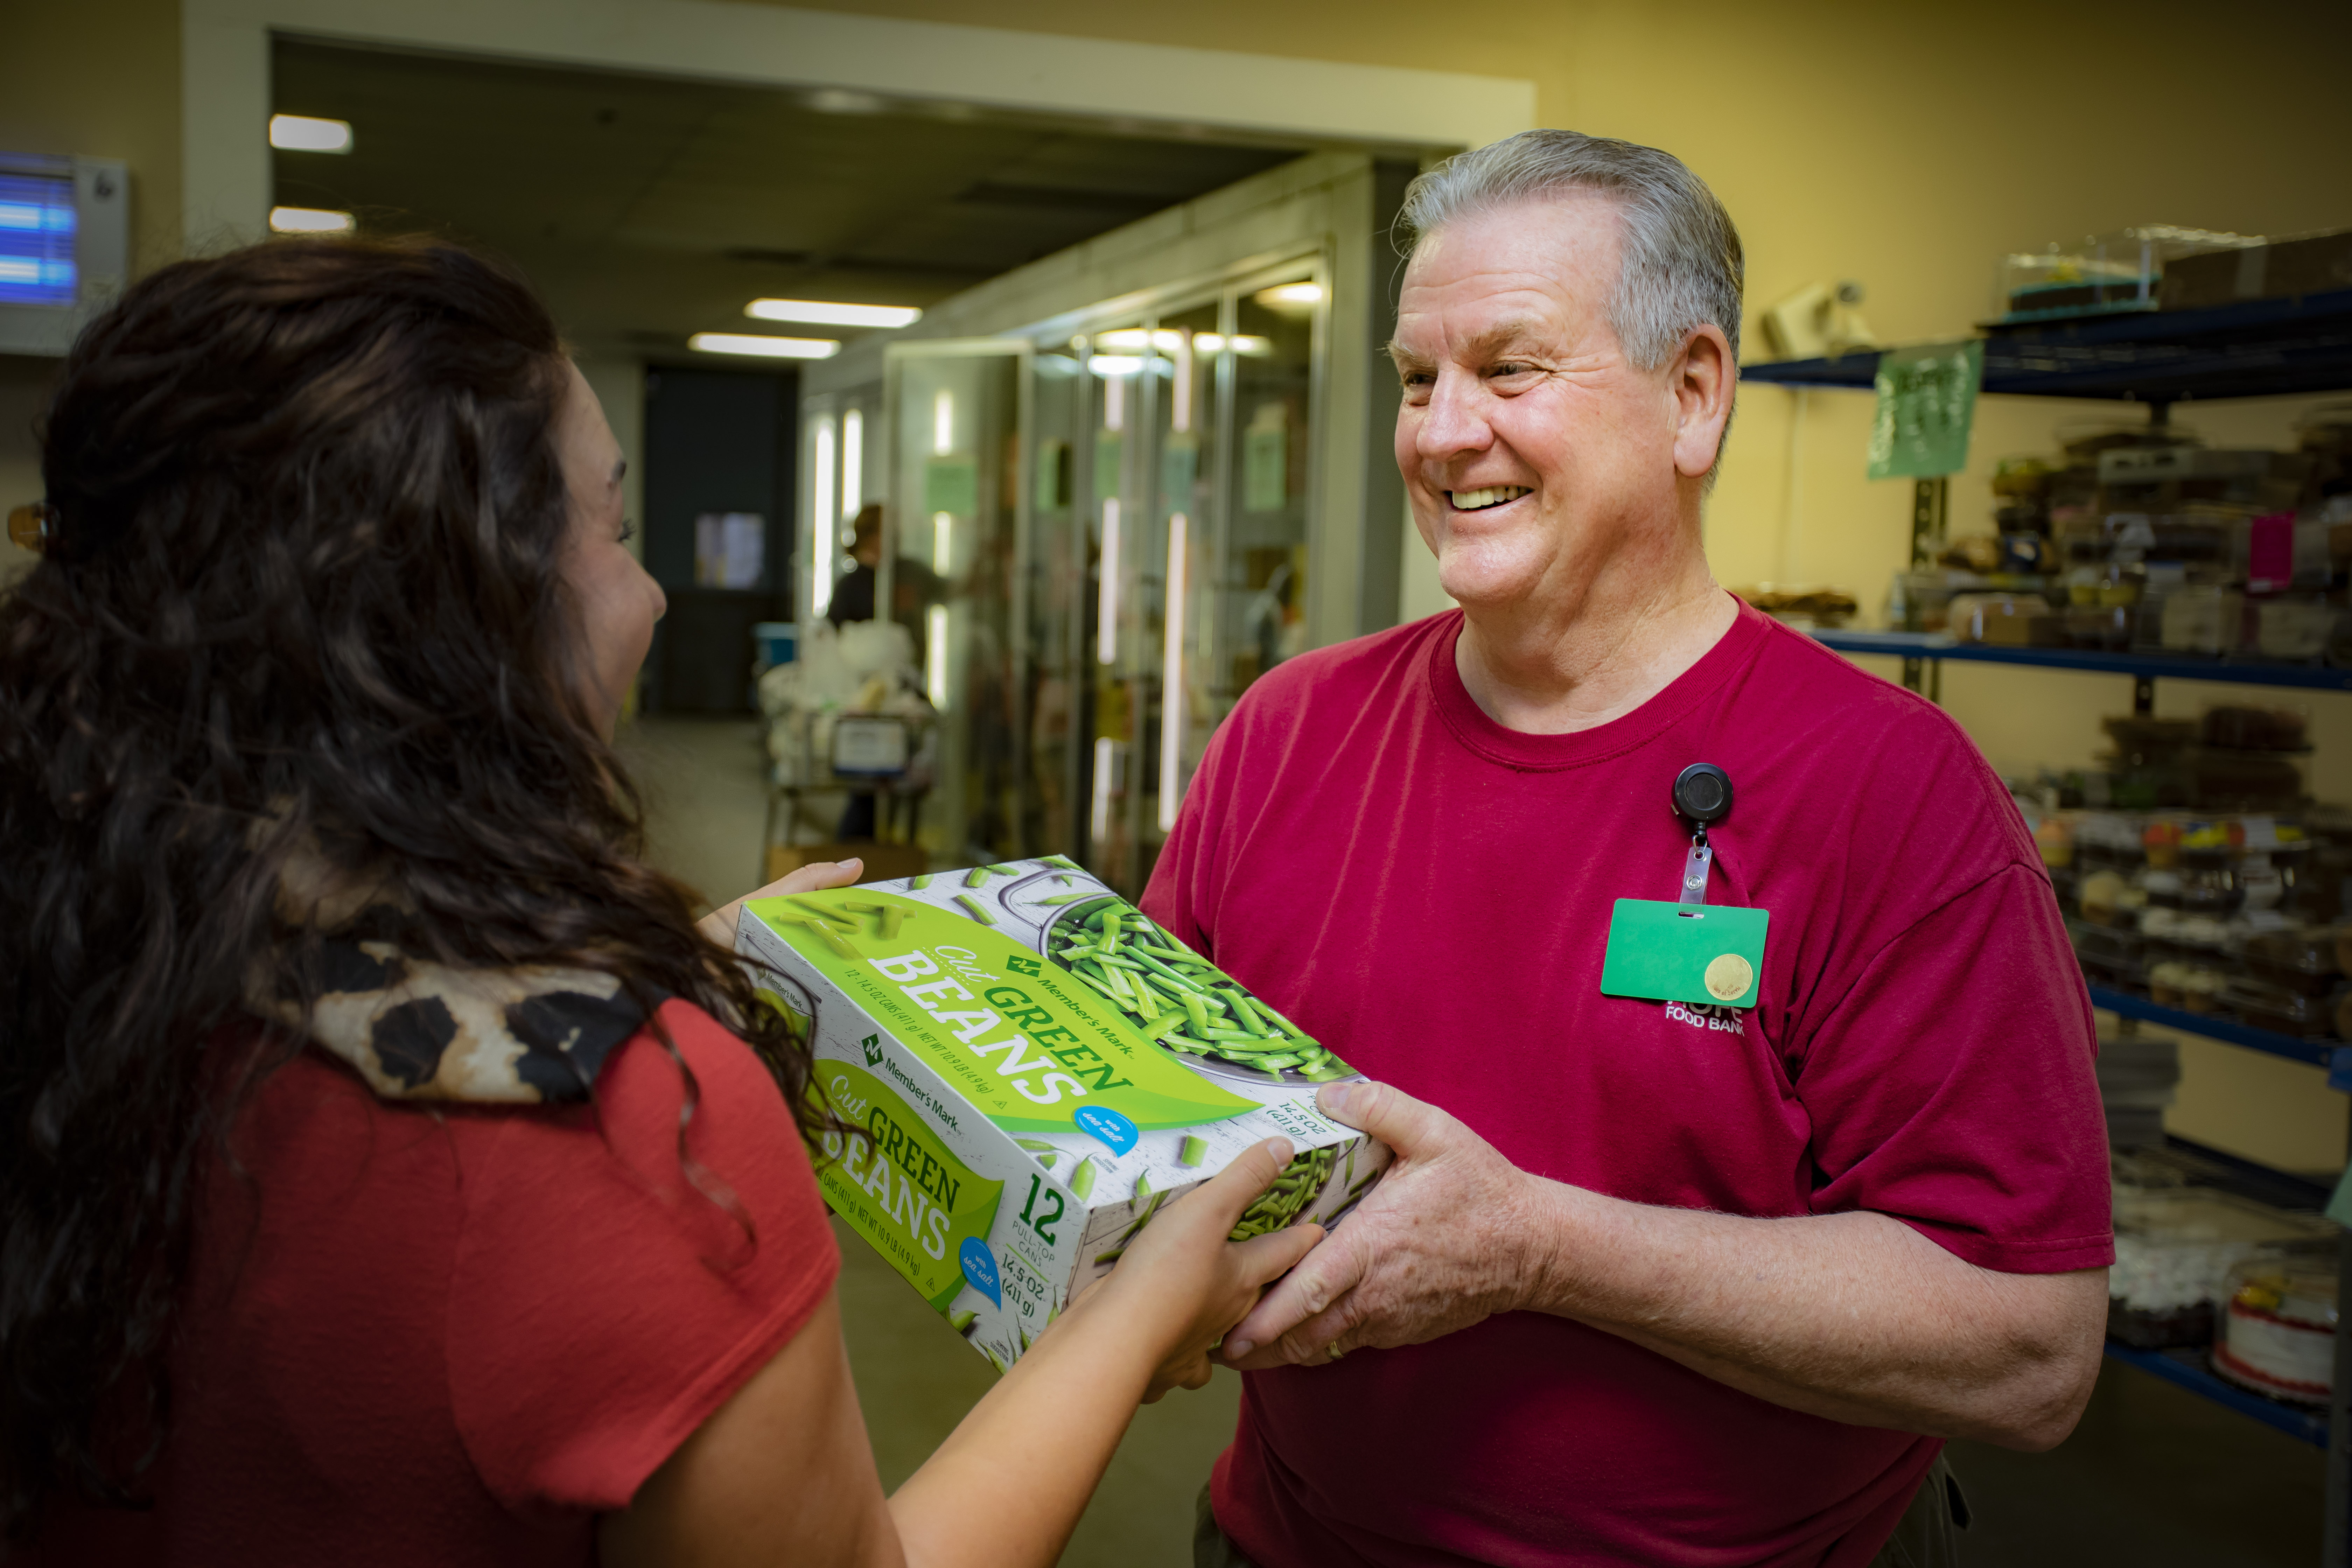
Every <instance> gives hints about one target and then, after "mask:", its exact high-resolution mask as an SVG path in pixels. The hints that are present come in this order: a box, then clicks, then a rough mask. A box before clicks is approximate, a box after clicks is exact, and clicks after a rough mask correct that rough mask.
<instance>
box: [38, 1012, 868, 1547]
mask: <svg viewBox="0 0 2352 1568" xmlns="http://www.w3.org/2000/svg"><path fill="white" fill-rule="evenodd" d="M658 1016H659V1019H660V1022H661V1023H662V1024H664V1025H665V1026H667V1028H668V1030H669V1033H670V1036H671V1038H672V1039H673V1041H674V1042H675V1044H676V1045H677V1051H678V1055H679V1057H680V1058H683V1059H684V1061H685V1063H686V1065H687V1066H688V1067H689V1068H691V1069H692V1071H693V1074H694V1079H695V1086H696V1089H697V1090H698V1096H697V1101H698V1102H697V1104H696V1107H695V1110H694V1117H693V1121H692V1124H691V1126H690V1127H689V1128H688V1133H687V1139H686V1142H687V1148H688V1151H689V1152H691V1153H692V1155H693V1157H694V1158H695V1159H696V1160H697V1161H698V1163H700V1164H701V1165H702V1166H703V1167H704V1168H705V1169H706V1170H707V1171H708V1172H709V1173H710V1175H712V1176H715V1177H717V1178H718V1179H719V1181H720V1182H723V1183H724V1184H725V1185H726V1187H727V1188H729V1189H731V1190H732V1192H733V1194H734V1195H735V1198H736V1200H737V1202H738V1203H739V1204H740V1207H741V1211H742V1215H743V1218H744V1219H745V1220H746V1221H748V1231H747V1228H746V1226H744V1225H740V1224H738V1223H737V1221H736V1220H735V1219H733V1218H730V1216H729V1215H728V1214H727V1213H726V1212H725V1210H724V1209H723V1208H721V1207H720V1206H719V1205H715V1204H714V1203H712V1202H711V1200H710V1199H709V1197H707V1196H705V1195H704V1194H702V1193H700V1192H698V1191H696V1190H694V1189H693V1188H692V1187H691V1186H689V1185H688V1183H687V1180H686V1177H685V1176H684V1174H683V1173H682V1167H681V1165H680V1163H679V1152H678V1112H679V1110H680V1107H681V1104H682V1102H683V1099H684V1095H685V1089H686V1084H685V1079H684V1078H683V1077H682V1076H681V1074H680V1073H679V1070H678V1065H677V1062H676V1061H673V1060H672V1059H671V1058H670V1056H669V1054H668V1052H667V1051H666V1050H664V1049H663V1047H662V1046H661V1044H660V1043H659V1042H658V1041H656V1040H655V1039H653V1038H652V1037H650V1036H648V1035H646V1034H644V1033H640V1034H639V1035H637V1036H636V1037H635V1038H634V1039H632V1040H630V1041H629V1042H628V1043H627V1044H625V1045H624V1046H623V1047H620V1048H619V1049H618V1050H617V1051H615V1052H614V1054H613V1056H612V1057H611V1058H609V1059H608V1060H607V1061H606V1062H605V1064H604V1069H603V1071H602V1072H601V1073H600V1074H599V1075H598V1078H597V1081H596V1107H595V1109H594V1110H591V1109H590V1108H588V1107H585V1106H582V1107H575V1108H562V1109H549V1110H540V1109H513V1110H494V1109H488V1108H463V1107H446V1108H441V1109H438V1110H427V1109H425V1108H422V1107H418V1106H413V1105H395V1104H388V1103H386V1102H385V1101H383V1100H378V1099H377V1098H376V1097H375V1096H374V1095H373V1094H372V1093H371V1092H369V1090H368V1089H367V1088H366V1086H365V1085H363V1084H362V1083H361V1082H360V1080H359V1079H357V1078H356V1077H354V1076H353V1075H352V1074H351V1073H350V1072H348V1071H346V1070H344V1069H343V1068H341V1067H340V1066H337V1065H334V1064H332V1063H330V1062H328V1061H327V1060H325V1059H324V1058H320V1057H317V1056H315V1055H309V1054H306V1055H304V1056H302V1057H299V1058H296V1059H295V1060H294V1061H293V1062H291V1063H290V1064H289V1065H288V1066H287V1067H285V1068H282V1069H280V1070H279V1071H278V1073H277V1074H276V1075H275V1076H274V1077H272V1078H271V1079H269V1080H268V1083H267V1084H266V1085H265V1086H264V1087H263V1089H262V1091H261V1093H260V1095H259V1097H258V1098H257V1100H256V1101H255V1102H254V1103H253V1104H252V1105H251V1106H250V1107H249V1108H248V1110H247V1112H246V1113H245V1115H244V1116H243V1117H242V1118H240V1120H239V1122H238V1125H237V1128H236V1135H235V1147H236V1151H237V1152H238V1154H239V1155H240V1157H241V1159H242V1161H243V1163H244V1164H245V1165H246V1168H247V1171H248V1172H249V1173H250V1174H251V1181H250V1183H249V1184H248V1183H247V1182H246V1181H244V1180H241V1179H240V1178H239V1177H238V1176H236V1174H235V1173H231V1172H229V1171H227V1170H226V1168H222V1169H216V1170H215V1173H214V1178H213V1181H212V1184H211V1189H210V1197H209V1202H208V1207H207V1210H206V1213H205V1219H204V1222H203V1224H202V1225H201V1226H200V1227H199V1229H198V1233H197V1256H196V1261H195V1268H194V1276H193V1279H192V1280H191V1282H190V1286H189V1289H188V1291H187V1304H186V1306H185V1308H184V1315H183V1318H182V1320H181V1322H180V1325H179V1331H178V1336H177V1342H178V1346H179V1349H178V1350H177V1352H175V1354H174V1355H173V1367H172V1371H173V1378H172V1384H173V1425H172V1429H171V1436H170V1441H169V1444H168V1446H167V1447H166V1449H165V1453H164V1458H163V1463H162V1468H160V1470H159V1471H158V1472H156V1474H155V1475H154V1477H153V1478H152V1486H153V1490H154V1495H155V1499H156V1506H155V1508H154V1510H153V1511H152V1512H149V1513H143V1514H121V1513H110V1512H101V1511H99V1510H91V1509H87V1508H81V1507H78V1506H68V1507H64V1508H60V1509H59V1510H58V1513H57V1516H56V1517H55V1518H54V1519H53V1520H52V1521H50V1527H49V1528H48V1529H47V1530H46V1531H44V1532H43V1534H42V1535H41V1536H40V1537H39V1539H38V1540H37V1542H35V1545H34V1549H33V1552H32V1554H31V1556H30V1558H29V1561H30V1562H32V1563H58V1564H65V1563H71V1564H74V1565H75V1568H94V1565H104V1564H112V1563H123V1564H131V1563H141V1564H145V1563H173V1564H174V1565H175V1568H213V1565H215V1564H218V1565H220V1568H232V1565H234V1568H247V1565H249V1564H253V1563H331V1564H334V1565H335V1568H375V1565H377V1564H382V1565H383V1568H395V1565H398V1568H412V1565H414V1564H417V1563H433V1564H436V1568H473V1565H476V1564H479V1565H480V1568H492V1565H494V1564H496V1565H513V1564H558V1563H560V1564H566V1565H570V1568H582V1565H585V1564H588V1563H593V1562H594V1561H595V1534H594V1531H595V1518H596V1515H597V1514H599V1513H602V1512H605V1511H609V1510H614V1509H619V1508H623V1507H625V1506H626V1505H627V1503H628V1501H629V1500H630V1498H631V1497H632V1496H634V1495H635V1492H636V1489H637V1488H638V1486H639V1485H640V1484H641V1483H643V1482H644V1480H645V1479H646V1477H648V1476H650V1475H651V1474H652V1473H653V1472H654V1471H655V1470H656V1468H659V1467H660V1465H661V1463H662V1461H663V1460H665V1459H667V1458H668V1457H669V1456H670V1454H671V1453H672V1452H673V1451H674V1450H675V1449H676V1448H677V1446H678V1444H679V1443H681V1442H683V1441H684V1440H685V1439H686V1437H687V1436H688V1435H689V1434H690V1433H692V1432H693V1431H694V1429H695V1428H696V1427H697V1426H700V1425H701V1424H702V1422H703V1421H704V1419H705V1418H706V1417H708V1416H709V1415H710V1414H711V1413H712V1412H713V1411H715V1410H717V1409H718V1408H719V1405H722V1404H724V1403H725V1402H726V1401H727V1399H728V1397H729V1396H730V1395H731V1394H733V1393H734V1392H735V1391H736V1390H737V1389H738V1388H740V1387H741V1386H742V1385H743V1384H744V1383H745V1381H747V1380H748V1379H749V1378H750V1377H751V1374H752V1373H755V1372H757V1371H758V1370H759V1369H760V1368H761V1367H762V1366H764V1365H765V1364H767V1363H768V1361H769V1360H770V1359H771V1358H772V1356H774V1355H775V1353H776V1352H778V1351H780V1350H781V1349H782V1348H783V1346H784V1344H785V1343H786V1342H788V1341H789V1340H791V1338H792V1337H793V1334H794V1333H796V1332H798V1331H799V1330H800V1328H801V1326H802V1324H803V1323H804V1322H805V1321H807V1320H808V1317H809V1315H810V1314H811V1313H812V1312H814V1310H816V1309H817V1307H818V1306H819V1305H820V1304H821V1303H822V1302H823V1300H824V1295H825V1292H826V1291H828V1290H829V1289H832V1286H833V1280H834V1277H835V1273H836V1272H837V1271H838V1269H839V1268H840V1254H839V1252H838V1251H837V1250H836V1248H835V1245H834V1239H833V1231H832V1227H831V1226H828V1225H827V1224H826V1223H825V1216H824V1203H823V1200H822V1199H820V1198H819V1197H818V1195H817V1191H816V1183H815V1180H814V1176H813V1175H812V1173H811V1172H810V1168H809V1161H808V1156H807V1154H806V1153H805V1152H804V1146H803V1144H802V1142H801V1141H800V1136H799V1133H798V1132H797V1131H796V1130H795V1129H794V1127H793V1120H792V1117H791V1115H790V1114H789V1113H788V1112H787V1110H786V1109H785V1106H784V1102H783V1097H782V1094H781V1093H779V1092H778V1090H777V1089H776V1085H775V1081H774V1080H773V1079H771V1078H770V1077H769V1076H768V1073H767V1070H766V1068H763V1067H762V1066H761V1063H760V1061H759V1059H758V1058H756V1057H755V1056H754V1055H753V1054H752V1052H751V1048H750V1047H748V1046H746V1045H744V1044H743V1043H742V1041H740V1040H739V1039H737V1038H735V1037H733V1036H732V1035H730V1034H729V1033H728V1032H727V1031H726V1030H724V1029H722V1028H721V1027H720V1026H719V1025H718V1024H717V1023H716V1022H715V1021H713V1020H712V1019H711V1017H710V1016H709V1015H708V1014H706V1013H704V1012H702V1011H701V1010H700V1009H698V1008H697V1007H695V1006H693V1005H690V1004H688V1003H685V1002H678V1001H673V1002H670V1003H668V1004H667V1005H665V1006H664V1007H663V1008H662V1010H661V1012H660V1014H659V1015H658ZM600 1121H601V1123H602V1125H601V1128H600V1126H599V1122H600ZM706 1180H707V1178H706ZM755 1238H756V1239H755ZM12 1561H13V1559H12Z"/></svg>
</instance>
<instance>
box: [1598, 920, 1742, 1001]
mask: <svg viewBox="0 0 2352 1568" xmlns="http://www.w3.org/2000/svg"><path fill="white" fill-rule="evenodd" d="M1769 918H1770V917H1769V916H1768V915H1767V914H1766V913H1765V911H1764V910H1743V909H1735V908H1733V907H1731V906H1729V905H1726V904H1670V903H1658V902H1654V901H1652V900H1647V899H1620V900H1617V907H1616V910H1614V912H1612V914H1611V916H1610V917H1609V949H1608V952H1606V953H1605V954H1604V955H1603V957H1602V959H1601V994H1602V995H1604V996H1638V997H1641V998H1643V999H1644V1000H1647V1001H1653V1002H1693V1003H1699V1004H1703V1005H1707V1006H1731V1007H1753V1006H1754V1005H1756V991H1757V986H1758V984H1759V981H1760V980H1761V977H1762V975H1763V973H1764V931H1765V927H1766V926H1767V924H1768V923H1769Z"/></svg>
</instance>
